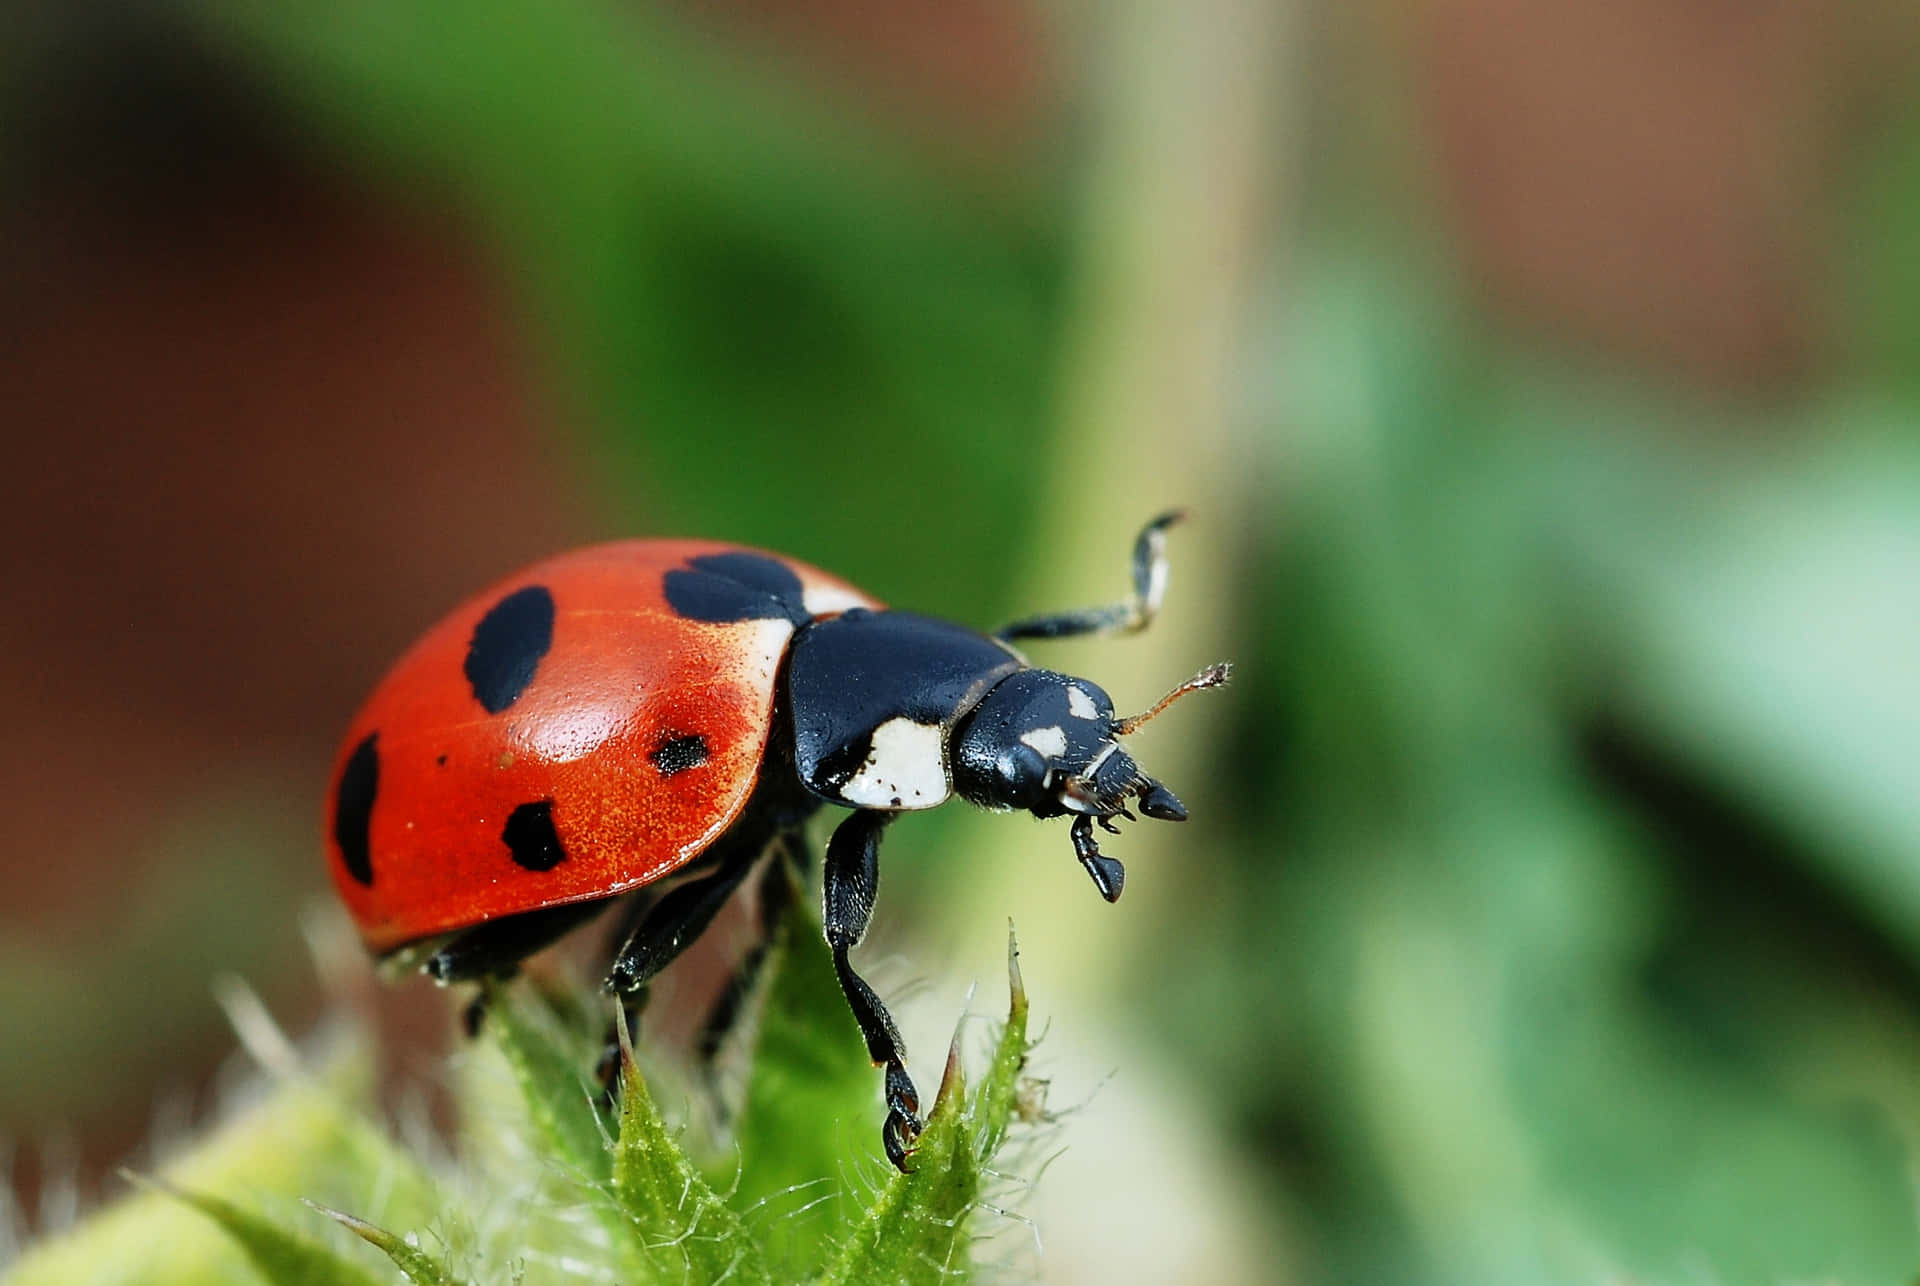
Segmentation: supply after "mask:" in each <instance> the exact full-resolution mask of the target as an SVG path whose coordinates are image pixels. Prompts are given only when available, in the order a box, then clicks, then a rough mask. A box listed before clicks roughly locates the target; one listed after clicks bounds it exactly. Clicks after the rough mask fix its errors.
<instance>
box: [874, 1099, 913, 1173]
mask: <svg viewBox="0 0 1920 1286" xmlns="http://www.w3.org/2000/svg"><path fill="white" fill-rule="evenodd" d="M919 1137H920V1122H919V1121H918V1120H916V1119H914V1118H912V1117H903V1116H901V1115H900V1114H899V1113H898V1112H889V1113H887V1123H886V1124H885V1125H883V1126H881V1127H880V1142H881V1144H882V1145H883V1146H884V1147H885V1148H886V1149H887V1160H889V1161H891V1162H892V1163H893V1168H894V1169H896V1170H898V1171H899V1172H900V1173H901V1174H912V1173H913V1167H912V1166H910V1165H908V1164H907V1159H908V1158H909V1157H911V1156H912V1155H913V1145H914V1143H915V1141H917V1140H918V1139H919Z"/></svg>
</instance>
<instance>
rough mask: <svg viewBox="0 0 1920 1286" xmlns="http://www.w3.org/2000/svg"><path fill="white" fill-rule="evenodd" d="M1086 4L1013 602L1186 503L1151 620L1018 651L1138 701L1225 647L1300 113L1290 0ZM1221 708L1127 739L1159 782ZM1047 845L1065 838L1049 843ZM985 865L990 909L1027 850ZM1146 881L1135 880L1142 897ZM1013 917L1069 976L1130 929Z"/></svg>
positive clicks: (1030, 603)
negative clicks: (1071, 179)
mask: <svg viewBox="0 0 1920 1286" xmlns="http://www.w3.org/2000/svg"><path fill="white" fill-rule="evenodd" d="M1101 18H1102V20H1103V23H1104V24H1105V25H1104V26H1103V27H1102V29H1101V35H1102V41H1101V42H1100V43H1099V44H1098V45H1097V46H1096V47H1095V48H1094V49H1093V50H1092V51H1091V52H1092V55H1093V60H1094V70H1093V81H1094V92H1093V94H1092V99H1093V102H1094V104H1095V111H1094V113H1093V119H1094V122H1095V123H1094V137H1093V138H1092V140H1091V146H1090V160H1089V166H1090V175H1089V179H1088V182H1087V183H1086V185H1085V187H1084V189H1083V191H1082V195H1081V202H1082V204H1081V207H1080V217H1079V228H1078V236H1077V237H1076V238H1075V243H1076V244H1077V245H1078V246H1079V247H1080V250H1079V259H1078V262H1077V265H1076V273H1075V281H1074V285H1073V288H1072V292H1071V303H1070V306H1069V311H1068V325H1067V327H1066V333H1067V334H1068V336H1069V339H1068V341H1067V344H1066V349H1065V353H1064V360H1063V362H1062V366H1061V371H1060V378H1059V384H1058V390H1057V399H1058V402H1057V409H1056V422H1057V424H1058V426H1059V431H1058V432H1057V433H1056V434H1055V436H1054V438H1053V440H1052V442H1051V444H1050V455H1049V458H1048V461H1047V464H1046V467H1044V468H1043V469H1042V470H1041V471H1040V473H1041V476H1042V477H1043V479H1045V482H1044V485H1043V487H1042V490H1041V496H1040V502H1039V505H1038V509H1039V513H1040V515H1041V520H1040V522H1041V525H1040V527H1039V528H1038V530H1037V531H1036V534H1035V539H1034V541H1033V544H1032V549H1033V552H1034V556H1033V557H1032V558H1031V559H1030V560H1029V562H1028V564H1027V568H1028V571H1027V575H1026V576H1025V578H1024V579H1023V581H1022V583H1021V586H1020V589H1019V591H1018V593H1017V597H1016V602H1017V604H1018V610H1020V611H1023V612H1024V611H1034V610H1040V609H1044V608H1049V607H1056V606H1058V607H1064V606H1069V605H1075V604H1078V603H1079V602H1081V601H1083V600H1088V601H1091V600H1092V599H1094V598H1096V597H1100V596H1103V595H1107V596H1115V597H1117V596H1118V593H1119V591H1120V590H1121V588H1122V587H1123V586H1124V585H1125V580H1124V578H1123V573H1124V570H1125V555H1126V551H1127V545H1126V541H1127V539H1128V538H1129V536H1130V534H1131V533H1132V532H1133V531H1134V530H1135V529H1136V528H1137V527H1138V525H1139V523H1140V522H1141V521H1142V520H1143V519H1144V518H1146V517H1147V516H1149V515H1150V514H1152V513H1155V512H1158V511H1160V510H1163V509H1167V508H1170V507H1175V506H1182V507H1186V508H1188V509H1189V510H1191V512H1192V515H1193V517H1192V521H1190V522H1189V523H1187V524H1186V525H1184V526H1182V527H1180V528H1178V529H1176V531H1175V533H1174V534H1173V537H1172V542H1173V555H1172V558H1173V565H1174V571H1173V581H1172V585H1173V588H1172V590H1171V591H1170V592H1169V594H1168V597H1167V608H1166V614H1165V616H1164V617H1163V618H1162V620H1161V622H1160V623H1159V624H1158V625H1156V626H1155V627H1154V628H1153V629H1151V630H1149V631H1147V633H1146V634H1145V635H1144V636H1142V637H1140V638H1138V639H1128V640H1124V641H1117V642H1116V641H1115V640H1111V639H1108V640H1098V639H1095V640H1086V641H1080V642H1072V643H1065V644H1059V645H1043V646H1042V647H1040V648H1036V649H1033V651H1034V652H1035V653H1036V655H1035V656H1034V660H1035V661H1036V663H1038V664H1041V665H1047V666H1052V667H1056V668H1061V669H1066V670H1069V671H1073V672H1078V673H1092V674H1098V675H1099V676H1100V679H1101V682H1102V684H1103V685H1104V686H1106V687H1107V688H1108V689H1109V690H1110V691H1111V692H1112V694H1113V696H1114V699H1115V701H1116V702H1117V703H1118V704H1119V705H1120V706H1122V707H1128V708H1131V707H1136V706H1137V707H1141V708H1144V707H1145V706H1146V705H1148V704H1150V703H1151V702H1152V701H1153V700H1154V699H1155V698H1156V697H1158V696H1159V695H1160V693H1162V692H1163V691H1165V690H1166V689H1167V688H1169V687H1171V686H1172V685H1173V684H1174V683H1176V682H1178V681H1179V680H1180V679H1183V678H1185V677H1186V676H1187V675H1188V674H1190V673H1191V672H1192V671H1193V670H1194V669H1196V668H1197V667H1198V666H1200V665H1201V664H1204V663H1206V662H1210V661H1215V660H1219V659H1222V658H1223V657H1228V656H1230V655H1231V652H1232V650H1233V648H1232V643H1231V639H1232V637H1233V627H1234V607H1233V605H1234V597H1233V594H1232V592H1231V588H1230V587H1231V584H1232V579H1233V576H1232V568H1233V564H1234V562H1235V554H1236V551H1237V549H1238V547H1239V546H1240V545H1241V544H1242V543H1243V541H1244V540H1246V539H1247V538H1249V537H1250V536H1251V535H1252V534H1253V533H1254V532H1255V531H1256V530H1257V529H1258V528H1261V527H1265V526H1266V520H1265V518H1264V516H1262V517H1260V518H1258V519H1257V520H1256V518H1255V515H1258V514H1260V511H1261V510H1262V509H1263V508H1264V507H1265V506H1267V505H1268V504H1270V503H1271V493H1270V490H1269V489H1268V488H1267V487H1265V486H1263V485H1262V480H1261V478H1260V477H1259V476H1258V473H1257V470H1256V468H1255V467H1254V464H1255V456H1256V450H1255V447H1254V445H1253V443H1252V442H1251V440H1250V438H1251V435H1250V434H1249V433H1248V432H1247V430H1248V428H1249V427H1250V426H1249V425H1248V423H1247V421H1246V418H1245V417H1244V415H1242V414H1241V413H1240V411H1239V410H1238V409H1237V407H1236V397H1235V394H1234V387H1235V382H1236V381H1235V375H1234V371H1235V364H1236V357H1237V354H1236V353H1235V351H1234V347H1235V344H1234V337H1235V336H1236V335H1237V334H1240V333H1243V331H1244V327H1243V326H1242V325H1241V318H1242V313H1243V311H1244V309H1245V308H1246V306H1247V304H1248V302H1249V300H1250V298H1251V296H1252V295H1253V293H1254V292H1253V290H1252V287H1253V286H1254V285H1256V284H1257V283H1259V282H1260V281H1261V280H1262V279H1263V278H1264V276H1265V275H1266V273H1267V272H1268V269H1269V259H1270V248H1271V247H1272V246H1274V245H1277V244H1283V243H1284V241H1285V239H1286V238H1285V236H1284V231H1283V225H1284V224H1285V222H1286V213H1285V206H1284V203H1283V202H1282V201H1281V200H1279V198H1280V197H1282V196H1283V195H1284V188H1285V184H1284V183H1282V182H1280V181H1279V179H1280V178H1283V177H1284V176H1285V175H1286V174H1287V173H1289V172H1290V169H1291V166H1290V164H1289V163H1288V161H1287V159H1286V158H1289V157H1290V155H1291V152H1292V147H1293V142H1294V129H1293V122H1294V120H1295V118H1296V115H1297V113H1296V111H1295V102H1296V97H1297V96H1296V94H1295V93H1294V92H1293V91H1291V90H1290V89H1289V88H1288V86H1289V85H1294V84H1298V78H1296V77H1291V76H1289V75H1288V74H1287V69H1288V67H1289V63H1290V58H1289V55H1290V52H1291V48H1292V46H1291V44H1290V43H1289V41H1288V39H1287V37H1288V34H1289V32H1290V30H1291V29H1292V27H1293V24H1294V22H1295V21H1296V18H1297V12H1296V6H1295V5H1294V4H1293V3H1291V0H1193V2H1191V3H1188V2H1185V0H1132V2H1131V3H1127V4H1124V5H1121V6H1118V7H1114V8H1109V9H1104V10H1102V11H1101ZM1276 225H1282V226H1278V227H1277V226H1276ZM1083 659H1084V661H1085V664H1084V665H1082V664H1081V661H1082V660H1083ZM1220 699H1221V700H1230V699H1231V697H1230V696H1228V697H1225V698H1220ZM1219 714H1220V712H1219V707H1218V701H1217V700H1207V699H1202V700H1197V701H1193V702H1190V703H1189V704H1187V705H1186V706H1184V707H1183V708H1182V709H1181V710H1180V711H1179V712H1178V713H1177V715H1175V716H1173V718H1171V719H1170V720H1169V723H1172V722H1175V721H1176V720H1177V722H1178V724H1179V729H1180V732H1179V735H1178V736H1177V737H1176V736H1160V737H1153V736H1150V735H1149V736H1147V737H1145V738H1144V740H1145V743H1146V745H1147V747H1148V749H1147V754H1148V755H1149V756H1150V758H1151V771H1153V772H1154V773H1156V774H1157V775H1161V776H1164V777H1165V778H1166V779H1167V780H1169V781H1170V782H1173V783H1174V784H1175V789H1176V790H1178V789H1179V788H1180V787H1179V785H1178V783H1179V782H1180V781H1181V780H1182V779H1183V778H1184V779H1186V780H1193V779H1194V776H1195V775H1196V774H1197V773H1198V771H1199V770H1200V769H1201V767H1202V765H1204V764H1205V763H1206V762H1207V761H1208V758H1209V754H1208V750H1207V746H1208V741H1209V729H1211V730H1214V731H1216V732H1217V730H1218V729H1220V728H1221V727H1222V726H1223V724H1224V720H1222V719H1221V718H1220V717H1219ZM1189 789H1191V788H1189ZM1215 802H1216V803H1217V802H1218V801H1215ZM1203 813H1204V807H1203V809H1201V810H1196V816H1197V817H1203ZM1207 833H1208V829H1207V823H1206V822H1205V821H1204V820H1199V821H1196V822H1194V823H1191V824H1190V825H1189V827H1188V828H1186V829H1185V830H1184V831H1173V830H1170V829H1169V828H1165V827H1157V826H1149V827H1145V828H1141V829H1139V830H1135V831H1131V832H1129V833H1128V835H1127V836H1126V839H1125V844H1124V849H1125V852H1124V856H1125V858H1126V859H1127V860H1129V861H1130V862H1131V861H1132V860H1133V859H1138V860H1139V866H1138V867H1137V868H1133V869H1136V870H1137V872H1138V879H1137V881H1136V887H1137V886H1138V885H1139V884H1146V885H1149V886H1150V885H1153V884H1156V883H1158V884H1168V885H1171V884H1173V883H1174V882H1175V881H1177V879H1178V878H1179V871H1178V868H1179V867H1181V866H1182V865H1186V864H1181V863H1179V862H1178V861H1177V860H1176V855H1177V853H1178V852H1179V851H1181V850H1182V849H1183V848H1185V847H1187V846H1189V845H1191V843H1192V842H1193V841H1194V839H1195V837H1196V835H1205V834H1207ZM1213 833H1214V834H1218V833H1219V832H1217V831H1215V832H1213ZM1038 842H1039V841H1035V843H1038ZM1050 853H1051V856H1053V857H1055V858H1059V857H1063V856H1064V846H1061V848H1060V851H1059V852H1052V851H1051V850H1050ZM993 869H994V871H995V872H996V874H997V875H998V877H999V878H998V879H997V880H993V881H983V882H982V883H981V884H980V885H978V886H977V888H976V893H977V897H978V900H979V901H980V903H981V905H982V907H983V908H998V909H999V910H1000V911H1002V912H1004V910H1005V909H1006V908H1007V906H1008V905H1009V903H1008V902H1007V898H1008V897H1009V895H1010V894H1011V893H1013V892H1014V891H1015V890H1016V889H1018V888H1030V887H1031V885H1032V883H1033V881H1034V877H1035V875H1036V871H1035V867H1034V864H1032V863H1027V862H1020V861H1007V862H1001V863H996V864H995V866H994V868H993ZM1046 870H1047V876H1046V877H1045V882H1046V883H1047V884H1048V885H1050V886H1057V887H1058V890H1059V891H1058V893H1057V895H1056V896H1057V897H1058V898H1062V899H1078V898H1080V897H1081V896H1083V895H1085V894H1086V893H1087V892H1088V890H1087V889H1086V888H1085V887H1084V879H1083V876H1082V874H1081V872H1080V870H1079V869H1078V867H1077V866H1076V865H1075V864H1074V863H1073V862H1072V861H1070V860H1052V861H1048V862H1047V863H1046ZM1161 892H1162V890H1153V889H1151V888H1149V889H1142V890H1140V891H1139V892H1138V893H1136V894H1135V895H1134V896H1135V897H1137V898H1138V899H1139V901H1140V902H1141V903H1145V902H1148V901H1151V900H1154V899H1157V898H1158V897H1159V896H1160V893H1161ZM1055 904H1056V905H1057V904H1058V903H1057V902H1056V903H1055ZM1155 905H1156V906H1158V908H1159V911H1160V912H1161V913H1165V912H1166V910H1167V908H1166V907H1165V906H1164V905H1160V904H1159V903H1158V902H1156V903H1155ZM1029 919H1032V920H1033V922H1034V924H1035V929H1034V933H1033V940H1032V944H1031V945H1032V949H1033V950H1034V951H1035V952H1036V953H1037V954H1041V955H1044V957H1045V958H1046V959H1047V960H1048V962H1049V965H1050V967H1060V968H1070V969H1072V970H1073V971H1074V974H1073V975H1072V976H1070V977H1069V978H1068V979H1066V983H1067V985H1068V986H1072V985H1074V983H1075V981H1076V980H1079V981H1084V982H1085V983H1086V984H1087V985H1089V986H1092V985H1094V984H1095V983H1096V980H1100V979H1105V978H1109V977H1110V976H1111V970H1112V966H1113V964H1114V960H1115V957H1116V955H1117V954H1118V953H1121V952H1122V951H1126V950H1129V948H1130V947H1131V945H1132V944H1135V943H1136V942H1137V941H1138V936H1139V935H1138V925H1137V923H1136V924H1134V925H1133V926H1132V927H1128V922H1127V921H1126V920H1124V919H1121V918H1118V917H1116V916H1112V915H1109V916H1098V915H1089V916H1079V915H1076V916H1074V917H1072V918H1071V921H1070V922H1068V923H1064V924H1063V923H1061V922H1059V921H1058V920H1057V919H1056V920H1051V921H1050V920H1047V919H1045V918H1043V917H1029ZM1089 921H1091V922H1094V923H1088V922H1089ZM1024 922H1025V921H1023V923H1024ZM1055 926H1058V927H1055ZM1050 933H1052V934H1056V935H1061V936H1059V937H1056V938H1055V939H1054V940H1051V941H1050V940H1049V934H1050ZM1069 937H1070V938H1071V941H1068V940H1066V939H1067V938H1069ZM1056 948H1057V949H1056Z"/></svg>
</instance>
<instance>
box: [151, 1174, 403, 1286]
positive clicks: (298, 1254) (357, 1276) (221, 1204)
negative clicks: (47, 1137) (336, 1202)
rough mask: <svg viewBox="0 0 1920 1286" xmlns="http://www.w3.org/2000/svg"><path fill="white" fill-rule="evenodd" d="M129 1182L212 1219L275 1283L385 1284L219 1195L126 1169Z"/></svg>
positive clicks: (332, 1252)
mask: <svg viewBox="0 0 1920 1286" xmlns="http://www.w3.org/2000/svg"><path fill="white" fill-rule="evenodd" d="M121 1174H122V1175H124V1176H125V1177H126V1178H127V1179H128V1180H129V1181H130V1182H133V1183H136V1184H139V1185H140V1186H141V1187H143V1188H147V1189H150V1190H152V1191H155V1192H163V1193H165V1194H166V1195H168V1196H170V1197H172V1198H174V1199H175V1200H177V1201H180V1202H183V1203H185V1204H186V1205H188V1206H191V1207H193V1208H194V1209H195V1210H198V1211H199V1212H200V1213H201V1214H203V1215H205V1216H207V1218H209V1219H211V1220H213V1221H214V1222H215V1223H216V1224H218V1225H220V1227H221V1228H222V1229H223V1230H224V1231H225V1232H226V1234H227V1235H228V1236H229V1237H231V1238H233V1240H234V1241H236V1242H237V1243H239V1245H240V1248H241V1249H242V1250H244V1251H245V1252H246V1254H247V1258H248V1259H250V1260H252V1261H253V1265H254V1267H255V1268H257V1269H259V1271H260V1275H261V1276H262V1277H264V1278H265V1279H266V1280H267V1281H268V1282H270V1283H272V1286H384V1284H383V1283H382V1282H381V1281H380V1279H379V1278H377V1277H375V1276H374V1275H373V1274H372V1273H370V1272H369V1271H367V1270H366V1269H365V1268H363V1267H361V1266H360V1265H359V1264H356V1263H354V1262H353V1261H352V1260H350V1259H347V1258H345V1257H344V1256H342V1255H341V1254H340V1253H339V1252H338V1251H335V1250H332V1249H330V1248H328V1247H326V1246H323V1245H321V1244H320V1243H319V1242H317V1241H314V1240H313V1239H311V1238H309V1237H305V1236H303V1235H301V1234H299V1233H296V1232H293V1231H290V1230H289V1229H286V1228H283V1227H281V1226H280V1225H279V1224H277V1223H275V1222H274V1221H273V1220H271V1219H269V1218H267V1217H266V1216H265V1215H261V1214H256V1213H255V1212H253V1211H251V1210H248V1209H246V1208H244V1207H242V1206H238V1205H235V1204H234V1203H233V1202H231V1201H227V1200H224V1199H222V1198H220V1197H215V1196H209V1195H208V1194H206V1193H203V1192H194V1191H191V1190H190V1189H187V1188H182V1187H179V1186H178V1185H176V1184H172V1183H168V1182H167V1181H166V1180H164V1179H156V1178H152V1177H150V1176H146V1175H139V1174H135V1173H134V1172H132V1171H131V1170H122V1171H121Z"/></svg>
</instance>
